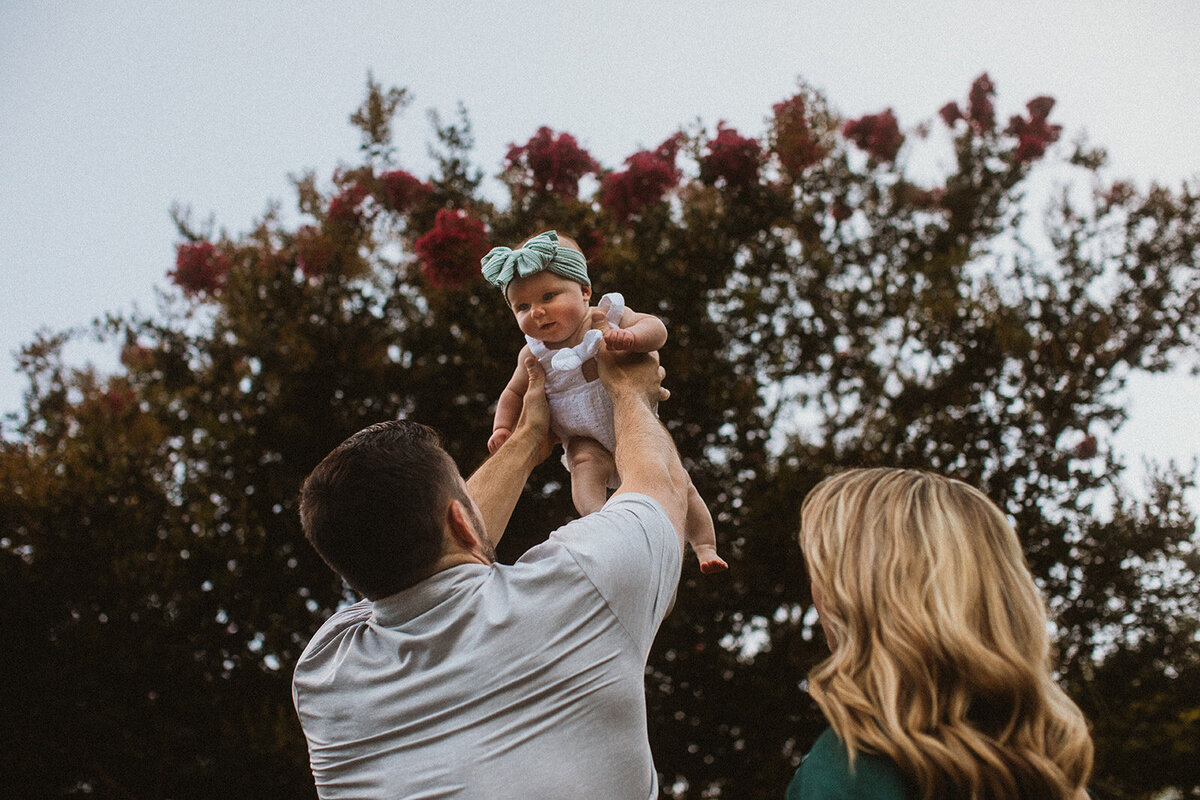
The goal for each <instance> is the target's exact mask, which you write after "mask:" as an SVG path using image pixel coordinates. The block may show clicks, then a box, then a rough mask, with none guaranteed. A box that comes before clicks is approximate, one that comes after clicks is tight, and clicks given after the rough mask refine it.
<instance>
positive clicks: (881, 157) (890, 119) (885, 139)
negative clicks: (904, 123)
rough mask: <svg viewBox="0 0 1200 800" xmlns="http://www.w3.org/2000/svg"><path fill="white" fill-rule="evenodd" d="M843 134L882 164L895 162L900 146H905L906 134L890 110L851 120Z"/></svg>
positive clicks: (844, 127)
mask: <svg viewBox="0 0 1200 800" xmlns="http://www.w3.org/2000/svg"><path fill="white" fill-rule="evenodd" d="M842 134H843V135H844V136H845V137H846V138H847V139H849V140H850V141H852V142H854V143H855V144H856V145H858V147H859V148H860V149H862V150H865V151H866V152H867V155H869V156H870V157H871V158H873V159H875V160H876V161H882V162H887V161H895V160H896V154H897V153H899V152H900V145H902V144H904V134H902V133H901V132H900V124H899V123H898V122H897V121H896V115H895V114H894V113H892V110H891V109H890V108H889V109H886V110H885V111H882V112H880V113H879V114H868V115H866V116H865V117H860V118H859V119H853V120H850V121H849V122H847V123H846V124H845V125H844V126H843V127H842Z"/></svg>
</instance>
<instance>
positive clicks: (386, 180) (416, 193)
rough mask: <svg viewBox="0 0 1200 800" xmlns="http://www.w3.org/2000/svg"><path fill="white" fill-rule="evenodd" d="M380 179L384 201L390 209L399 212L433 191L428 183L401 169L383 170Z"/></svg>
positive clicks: (406, 209)
mask: <svg viewBox="0 0 1200 800" xmlns="http://www.w3.org/2000/svg"><path fill="white" fill-rule="evenodd" d="M380 181H382V183H383V200H384V203H385V204H386V205H387V207H388V208H390V209H391V210H393V211H399V212H401V213H403V212H405V211H408V210H409V209H410V208H412V207H413V206H415V205H416V204H417V203H419V202H421V201H422V200H424V199H425V198H426V197H428V196H429V194H430V193H431V192H432V191H433V187H432V186H430V185H429V184H428V183H426V182H425V181H423V180H421V179H420V178H418V177H417V176H416V175H413V174H412V173H411V172H405V171H404V170H402V169H397V170H393V171H392V172H385V173H384V174H383V175H382V176H381V177H380Z"/></svg>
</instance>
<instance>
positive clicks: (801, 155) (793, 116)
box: [772, 94, 825, 175]
mask: <svg viewBox="0 0 1200 800" xmlns="http://www.w3.org/2000/svg"><path fill="white" fill-rule="evenodd" d="M772 109H773V110H774V111H775V153H776V154H777V155H778V156H779V163H780V164H782V165H783V168H784V169H785V170H787V171H788V172H789V173H791V174H792V175H799V174H800V173H801V172H803V171H804V169H805V168H806V167H809V166H812V165H813V164H815V163H817V162H818V161H820V160H821V159H822V158H824V156H825V151H824V149H823V148H822V147H821V145H820V144H819V143H818V142H817V138H816V136H815V135H813V130H812V127H811V126H810V125H809V124H808V114H807V111H806V109H805V106H804V95H799V94H798V95H796V96H795V97H792V98H791V99H789V100H784V101H783V102H781V103H776V104H775V105H774V106H772Z"/></svg>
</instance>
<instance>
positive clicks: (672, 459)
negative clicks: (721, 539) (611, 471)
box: [612, 393, 688, 544]
mask: <svg viewBox="0 0 1200 800" xmlns="http://www.w3.org/2000/svg"><path fill="white" fill-rule="evenodd" d="M612 400H613V424H614V427H615V429H616V434H617V436H616V438H617V447H616V451H615V452H614V453H613V457H614V459H615V461H616V464H617V473H618V474H619V475H620V476H621V490H622V491H631V492H640V493H642V494H646V495H649V496H650V497H653V498H654V499H656V500H658V501H659V503H660V504H661V505H662V506H663V508H664V510H666V512H667V516H668V517H670V519H671V522H672V524H674V526H675V530H676V532H677V533H678V534H679V536H680V543H681V544H682V542H683V534H684V527H685V526H684V520H685V518H686V514H687V511H686V509H687V487H688V476H687V472H686V471H685V470H684V468H683V464H682V463H681V462H680V460H679V452H678V451H677V450H676V449H675V442H674V441H672V440H671V435H670V434H669V433H667V429H666V428H665V427H663V424H662V422H660V421H659V419H658V417H657V416H656V415H655V414H654V411H653V408H652V407H651V406H650V405H649V403H648V402H647V400H646V398H645V397H643V396H641V395H639V394H636V393H617V394H614V395H613V396H612Z"/></svg>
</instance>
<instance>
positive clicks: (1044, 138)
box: [1004, 96, 1062, 164]
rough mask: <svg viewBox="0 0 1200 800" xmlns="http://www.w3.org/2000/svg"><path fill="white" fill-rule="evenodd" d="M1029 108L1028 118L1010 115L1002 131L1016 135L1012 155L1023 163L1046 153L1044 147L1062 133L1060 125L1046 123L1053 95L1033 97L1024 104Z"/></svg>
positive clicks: (1052, 105)
mask: <svg viewBox="0 0 1200 800" xmlns="http://www.w3.org/2000/svg"><path fill="white" fill-rule="evenodd" d="M1025 107H1026V108H1027V109H1029V119H1024V118H1022V117H1012V118H1011V119H1010V120H1009V122H1008V127H1007V128H1005V129H1004V132H1005V133H1007V134H1011V135H1012V136H1016V137H1017V150H1016V152H1015V153H1014V155H1013V157H1014V158H1015V159H1016V160H1017V163H1020V164H1025V163H1028V162H1030V161H1034V160H1036V159H1039V158H1041V157H1042V156H1044V155H1045V154H1046V148H1047V147H1048V146H1049V145H1050V144H1052V143H1053V142H1057V141H1058V137H1059V134H1060V133H1062V126H1061V125H1047V124H1046V119H1047V117H1049V116H1050V109H1052V108H1054V98H1053V97H1045V96H1042V97H1035V98H1033V99H1032V100H1030V101H1029V102H1028V103H1026V104H1025Z"/></svg>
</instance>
